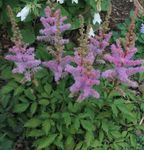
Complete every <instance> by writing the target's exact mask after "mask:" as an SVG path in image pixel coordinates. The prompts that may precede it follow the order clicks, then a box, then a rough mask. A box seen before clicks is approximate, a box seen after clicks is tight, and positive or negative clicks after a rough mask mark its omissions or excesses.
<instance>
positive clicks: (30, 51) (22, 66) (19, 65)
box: [5, 45, 41, 81]
mask: <svg viewBox="0 0 144 150" xmlns="http://www.w3.org/2000/svg"><path fill="white" fill-rule="evenodd" d="M34 51H35V49H34V48H32V47H29V48H28V47H27V45H15V46H13V47H12V48H10V49H9V52H10V53H11V54H8V55H7V56H6V57H5V58H6V59H7V60H10V61H13V62H14V63H15V65H16V67H15V68H14V69H13V70H12V72H13V73H20V74H24V76H25V80H26V81H30V80H31V77H32V75H33V74H34V73H35V72H36V71H37V70H38V69H39V68H40V67H39V65H40V64H41V61H40V60H37V59H35V55H34Z"/></svg>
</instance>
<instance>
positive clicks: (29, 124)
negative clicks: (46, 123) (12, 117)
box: [24, 118, 41, 128]
mask: <svg viewBox="0 0 144 150" xmlns="http://www.w3.org/2000/svg"><path fill="white" fill-rule="evenodd" d="M40 124H41V120H39V119H37V118H32V119H30V120H28V121H27V122H26V123H25V125H24V126H25V127H28V128H36V127H38V126H39V125H40Z"/></svg>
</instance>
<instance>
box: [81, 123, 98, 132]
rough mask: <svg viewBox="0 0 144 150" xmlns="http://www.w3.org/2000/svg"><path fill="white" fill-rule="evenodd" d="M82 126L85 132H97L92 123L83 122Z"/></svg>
mask: <svg viewBox="0 0 144 150" xmlns="http://www.w3.org/2000/svg"><path fill="white" fill-rule="evenodd" d="M80 122H81V125H82V127H83V128H84V129H85V130H88V131H94V130H95V127H94V125H93V124H92V122H91V121H88V120H81V121H80Z"/></svg>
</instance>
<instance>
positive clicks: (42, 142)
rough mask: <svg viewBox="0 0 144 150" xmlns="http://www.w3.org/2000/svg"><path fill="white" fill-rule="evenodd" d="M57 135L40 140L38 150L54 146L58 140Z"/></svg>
mask: <svg viewBox="0 0 144 150" xmlns="http://www.w3.org/2000/svg"><path fill="white" fill-rule="evenodd" d="M56 136H57V134H53V135H49V136H48V137H44V138H41V139H39V140H38V142H37V143H38V145H37V150H41V149H45V148H48V146H49V145H50V144H52V143H53V142H54V140H55V138H56Z"/></svg>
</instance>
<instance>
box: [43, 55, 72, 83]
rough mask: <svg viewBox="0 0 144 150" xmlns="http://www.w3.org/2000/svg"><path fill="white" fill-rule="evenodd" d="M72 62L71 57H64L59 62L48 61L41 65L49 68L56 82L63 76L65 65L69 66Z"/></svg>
mask: <svg viewBox="0 0 144 150" xmlns="http://www.w3.org/2000/svg"><path fill="white" fill-rule="evenodd" d="M71 61H72V57H70V56H65V57H63V58H62V59H61V60H60V61H58V60H50V61H45V62H43V63H42V64H43V65H44V66H45V67H47V68H49V69H50V70H51V71H52V72H53V73H54V77H55V81H56V82H58V81H59V80H60V79H61V78H62V77H63V75H64V73H65V72H64V70H65V67H66V65H67V64H69V63H70V62H71Z"/></svg>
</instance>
